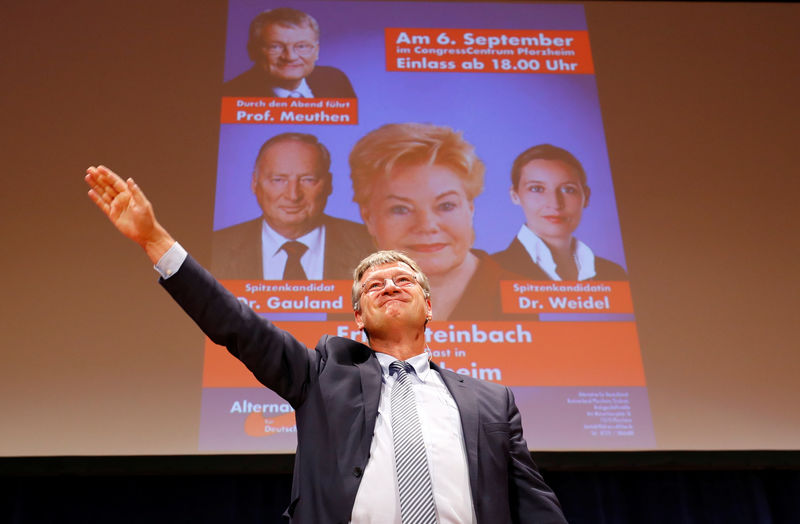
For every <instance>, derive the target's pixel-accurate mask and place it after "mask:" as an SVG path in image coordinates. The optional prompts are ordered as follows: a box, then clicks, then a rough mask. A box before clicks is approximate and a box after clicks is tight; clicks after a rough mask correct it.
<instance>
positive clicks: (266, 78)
mask: <svg viewBox="0 0 800 524" xmlns="http://www.w3.org/2000/svg"><path fill="white" fill-rule="evenodd" d="M306 83H307V84H308V87H310V88H311V92H312V93H313V94H314V97H315V98H355V97H356V93H355V91H353V86H352V85H350V80H349V79H348V78H347V75H345V74H344V73H343V72H341V71H339V70H338V69H336V68H335V67H327V66H315V67H314V70H313V71H311V74H310V75H308V76H307V77H306ZM273 87H275V81H274V80H273V78H272V77H271V76H270V75H269V74H267V72H266V71H264V70H263V69H261V68H259V67H257V66H253V67H252V68H250V69H248V70H247V71H245V72H244V73H242V74H241V75H239V76H237V77H235V78H233V79H231V80H228V81H227V82H225V84H224V85H223V86H222V96H267V97H269V96H275V94H274V93H273V92H272V88H273Z"/></svg>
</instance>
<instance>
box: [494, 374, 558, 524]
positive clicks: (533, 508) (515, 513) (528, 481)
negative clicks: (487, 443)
mask: <svg viewBox="0 0 800 524" xmlns="http://www.w3.org/2000/svg"><path fill="white" fill-rule="evenodd" d="M506 392H507V396H508V414H509V417H508V420H509V426H510V432H509V441H510V457H509V462H510V463H509V470H508V476H509V478H508V494H509V505H510V507H511V518H512V521H513V522H515V523H516V522H519V523H530V524H566V523H567V520H566V518H564V513H563V512H562V511H561V505H560V504H559V502H558V499H557V498H556V495H555V493H553V490H552V489H550V487H549V486H548V485H547V484H546V483H545V481H544V479H543V478H542V475H541V473H539V470H538V469H537V467H536V464H535V463H534V462H533V459H532V458H531V453H530V451H529V450H528V443H527V442H525V439H524V438H523V436H522V418H521V417H520V414H519V410H518V409H517V404H516V402H515V401H514V394H513V393H512V392H511V390H510V389H509V388H506Z"/></svg>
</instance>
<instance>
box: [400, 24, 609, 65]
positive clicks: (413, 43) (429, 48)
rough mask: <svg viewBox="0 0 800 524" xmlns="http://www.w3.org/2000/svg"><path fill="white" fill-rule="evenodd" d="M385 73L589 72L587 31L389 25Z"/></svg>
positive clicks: (590, 62) (590, 56)
mask: <svg viewBox="0 0 800 524" xmlns="http://www.w3.org/2000/svg"><path fill="white" fill-rule="evenodd" d="M384 35H385V40H386V70H387V71H406V72H451V73H551V74H552V73H558V74H594V63H593V61H592V53H591V49H590V48H589V34H588V32H586V31H539V30H514V29H446V28H439V29H436V28H398V27H389V28H386V29H385V32H384Z"/></svg>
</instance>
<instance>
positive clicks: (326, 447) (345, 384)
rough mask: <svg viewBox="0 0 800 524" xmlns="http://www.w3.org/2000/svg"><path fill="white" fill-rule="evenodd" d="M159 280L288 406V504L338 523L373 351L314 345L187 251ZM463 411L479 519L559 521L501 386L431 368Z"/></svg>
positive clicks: (373, 370) (375, 375) (367, 400)
mask: <svg viewBox="0 0 800 524" xmlns="http://www.w3.org/2000/svg"><path fill="white" fill-rule="evenodd" d="M160 282H161V284H162V285H163V286H164V288H166V289H167V291H168V292H169V293H170V294H171V295H172V297H173V298H174V299H175V300H176V301H177V302H178V304H180V306H181V307H182V308H183V309H184V310H185V311H186V312H187V313H188V314H189V316H190V317H192V319H193V320H194V321H195V322H196V323H197V324H198V325H199V326H200V328H201V329H202V330H203V331H204V332H205V334H206V335H207V336H208V337H209V338H210V339H211V340H213V341H214V342H215V343H217V344H220V345H224V346H226V347H227V348H228V350H229V351H230V352H231V353H232V354H233V355H234V356H236V357H237V358H238V359H240V360H241V361H242V362H243V363H244V364H245V365H246V366H247V367H248V368H249V369H250V371H252V372H253V374H254V375H255V377H256V378H257V379H258V380H259V381H260V382H261V383H263V384H264V385H265V386H267V387H269V388H270V389H272V390H273V391H275V392H276V393H277V394H279V395H280V396H281V397H283V398H284V399H286V400H287V401H288V402H289V403H290V404H291V405H292V406H293V407H294V408H295V410H296V419H297V455H296V456H295V466H294V480H293V483H292V501H291V504H290V505H289V508H288V510H287V513H288V514H289V515H290V517H291V518H292V520H293V521H294V522H297V523H312V524H321V523H325V524H328V523H344V522H348V521H349V519H350V514H351V512H352V509H353V503H354V501H355V498H356V493H357V491H358V487H359V483H360V482H361V477H362V474H363V472H364V468H365V467H366V465H367V461H368V460H369V449H370V443H371V441H372V437H373V433H374V430H375V420H376V417H377V412H378V402H379V398H380V390H381V370H380V364H379V363H378V359H377V358H376V357H375V354H374V353H373V352H372V350H371V349H370V348H369V347H367V346H365V345H363V344H361V343H358V342H355V341H353V340H350V339H347V338H341V337H331V336H325V337H323V338H322V339H321V340H320V341H319V343H318V344H317V347H316V350H311V349H307V348H305V347H304V346H303V345H302V344H301V343H300V342H298V341H297V340H296V339H295V338H294V337H292V336H291V335H290V334H288V333H286V332H285V331H282V330H280V329H278V328H277V327H275V326H274V325H273V324H272V323H270V322H269V321H267V320H265V319H263V318H262V317H260V316H258V315H257V314H256V313H254V312H253V311H252V310H251V309H250V308H248V307H247V306H245V305H243V304H242V303H240V302H239V301H238V300H237V299H236V298H235V297H234V296H233V295H232V294H230V293H229V292H227V291H226V290H225V289H224V288H223V287H222V286H221V285H220V284H219V283H218V282H216V281H215V280H214V278H213V277H212V276H211V275H210V274H209V273H208V272H206V271H205V270H203V268H202V267H200V265H199V264H197V262H195V261H194V260H193V259H192V258H191V257H188V258H187V259H186V261H185V262H184V263H183V266H182V267H181V268H180V270H179V271H178V272H176V273H175V274H174V275H173V276H172V277H170V278H169V279H167V280H163V279H162V280H161V281H160ZM433 367H434V369H436V370H437V371H438V372H439V373H440V374H441V376H442V379H443V380H444V383H445V384H446V386H447V388H448V389H449V390H450V393H451V394H452V395H453V399H454V400H455V402H456V404H457V405H458V409H459V412H460V414H461V425H462V430H463V435H464V443H465V445H466V452H467V463H468V467H469V479H470V488H471V493H472V500H473V504H474V507H475V513H476V515H477V518H478V522H480V523H486V524H494V523H507V522H529V523H537V524H545V523H559V524H563V523H565V522H566V521H565V520H564V516H563V514H562V513H561V509H560V506H559V504H558V501H557V499H556V497H555V495H554V494H553V492H552V491H551V490H550V488H549V487H548V486H547V485H546V484H545V483H544V481H543V480H542V477H541V475H540V474H539V472H538V471H537V470H536V466H535V464H534V463H533V460H532V459H531V455H530V453H529V451H528V446H527V444H526V443H525V440H524V439H523V437H522V426H521V422H520V415H519V411H518V410H517V407H516V404H515V403H514V397H513V395H512V394H511V390H510V389H508V388H507V387H505V386H501V385H498V384H492V383H489V382H483V381H479V380H476V379H473V378H471V377H468V376H462V375H457V374H455V373H453V372H451V371H448V370H446V369H438V368H437V367H436V366H433Z"/></svg>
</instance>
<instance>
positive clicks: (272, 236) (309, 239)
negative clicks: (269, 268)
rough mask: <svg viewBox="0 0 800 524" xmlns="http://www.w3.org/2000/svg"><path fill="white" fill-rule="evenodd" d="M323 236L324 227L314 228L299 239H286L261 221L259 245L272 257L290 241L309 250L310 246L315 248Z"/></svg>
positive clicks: (264, 221) (265, 222)
mask: <svg viewBox="0 0 800 524" xmlns="http://www.w3.org/2000/svg"><path fill="white" fill-rule="evenodd" d="M324 234H325V226H324V225H322V226H319V227H315V228H314V229H312V230H311V231H309V232H308V233H306V234H305V235H303V236H301V237H299V238H294V239H292V238H286V237H285V236H283V235H281V234H280V233H278V232H277V231H275V230H274V229H272V228H271V227H270V225H269V224H267V221H266V220H263V219H262V220H261V244H262V246H264V252H265V253H269V255H270V256H272V255H274V254H275V253H277V252H278V251H280V249H281V247H282V246H283V244H285V243H286V242H289V241H290V240H296V241H297V242H300V243H302V244H305V245H306V246H308V247H309V248H310V247H312V246H316V245H318V244H319V242H320V241H321V240H322V237H323V235H324Z"/></svg>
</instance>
